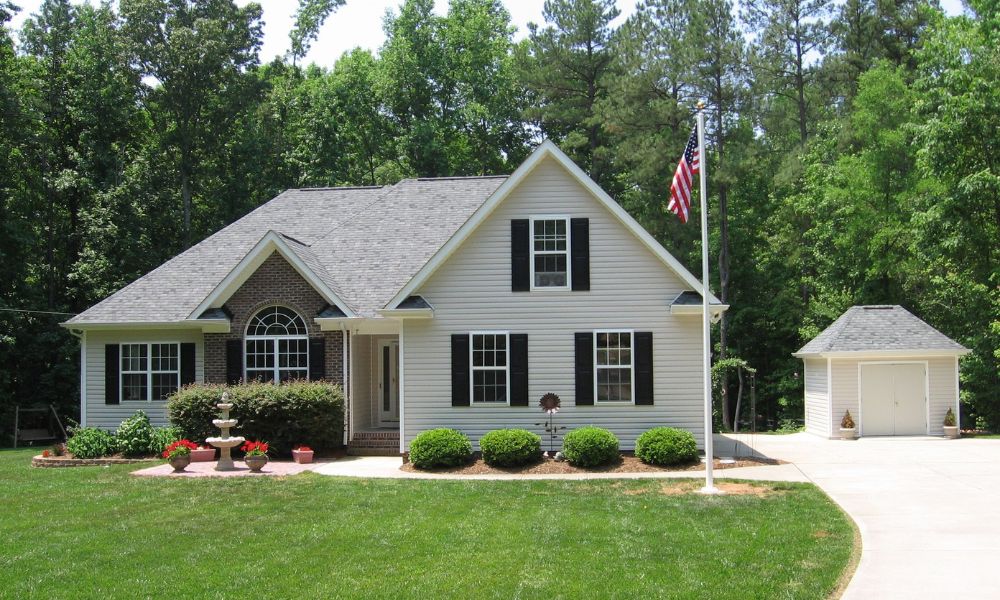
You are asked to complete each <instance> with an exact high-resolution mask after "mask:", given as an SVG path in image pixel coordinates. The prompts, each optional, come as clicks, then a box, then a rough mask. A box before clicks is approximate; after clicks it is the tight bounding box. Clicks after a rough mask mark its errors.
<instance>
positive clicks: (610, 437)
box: [563, 427, 621, 467]
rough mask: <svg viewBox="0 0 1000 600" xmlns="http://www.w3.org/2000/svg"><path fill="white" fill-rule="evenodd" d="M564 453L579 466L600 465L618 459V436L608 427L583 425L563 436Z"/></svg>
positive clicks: (572, 462)
mask: <svg viewBox="0 0 1000 600" xmlns="http://www.w3.org/2000/svg"><path fill="white" fill-rule="evenodd" d="M563 454H565V455H566V460H568V461H569V463H570V464H571V465H573V466H577V467H598V466H601V465H606V464H610V463H613V462H615V461H616V460H618V459H619V458H620V457H621V455H620V454H619V453H618V438H617V437H615V434H613V433H611V432H610V431H608V430H607V429H601V428H600V427H581V428H579V429H574V430H573V431H570V432H569V433H567V434H566V437H565V438H563Z"/></svg>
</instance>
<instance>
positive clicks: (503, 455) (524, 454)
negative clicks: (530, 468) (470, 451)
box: [479, 429, 542, 467]
mask: <svg viewBox="0 0 1000 600" xmlns="http://www.w3.org/2000/svg"><path fill="white" fill-rule="evenodd" d="M479 448H480V449H481V450H482V451H483V461H484V462H485V463H486V464H488V465H493V466H497V467H519V466H521V465H526V464H528V463H533V462H535V461H537V460H538V459H539V458H540V457H541V455H542V438H540V437H538V434H536V433H532V432H530V431H528V430H527V429H497V430H496V431H491V432H489V433H487V434H486V435H484V436H483V437H481V438H480V439H479Z"/></svg>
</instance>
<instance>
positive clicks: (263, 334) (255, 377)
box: [243, 306, 309, 382]
mask: <svg viewBox="0 0 1000 600" xmlns="http://www.w3.org/2000/svg"><path fill="white" fill-rule="evenodd" d="M307 334H308V331H307V330H306V324H305V321H303V320H302V317H300V316H299V315H298V313H296V312H295V311H293V310H291V309H288V308H285V307H283V306H269V307H267V308H265V309H263V310H261V311H259V312H257V314H255V315H254V316H253V317H251V318H250V321H249V322H248V323H247V333H246V339H245V342H244V350H245V351H244V353H243V359H244V369H245V370H246V380H247V381H263V382H282V381H290V380H292V379H308V378H309V337H308V335H307Z"/></svg>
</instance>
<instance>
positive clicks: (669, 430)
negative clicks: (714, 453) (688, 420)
mask: <svg viewBox="0 0 1000 600" xmlns="http://www.w3.org/2000/svg"><path fill="white" fill-rule="evenodd" d="M635 455H636V456H637V457H638V458H639V460H641V461H642V462H644V463H648V464H651V465H679V464H682V463H689V462H693V461H695V460H698V444H697V442H695V440H694V435H693V434H692V433H691V432H690V431H685V430H683V429H676V428H674V427H654V428H653V429H650V430H649V431H647V432H645V433H643V434H642V435H640V436H639V439H637V440H636V441H635Z"/></svg>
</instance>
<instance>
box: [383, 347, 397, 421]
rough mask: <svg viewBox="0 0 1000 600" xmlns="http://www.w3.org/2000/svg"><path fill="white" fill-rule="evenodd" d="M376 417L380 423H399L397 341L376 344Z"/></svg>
mask: <svg viewBox="0 0 1000 600" xmlns="http://www.w3.org/2000/svg"><path fill="white" fill-rule="evenodd" d="M378 418H379V424H380V425H398V424H399V342H397V341H395V340H386V341H381V342H379V345H378Z"/></svg>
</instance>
